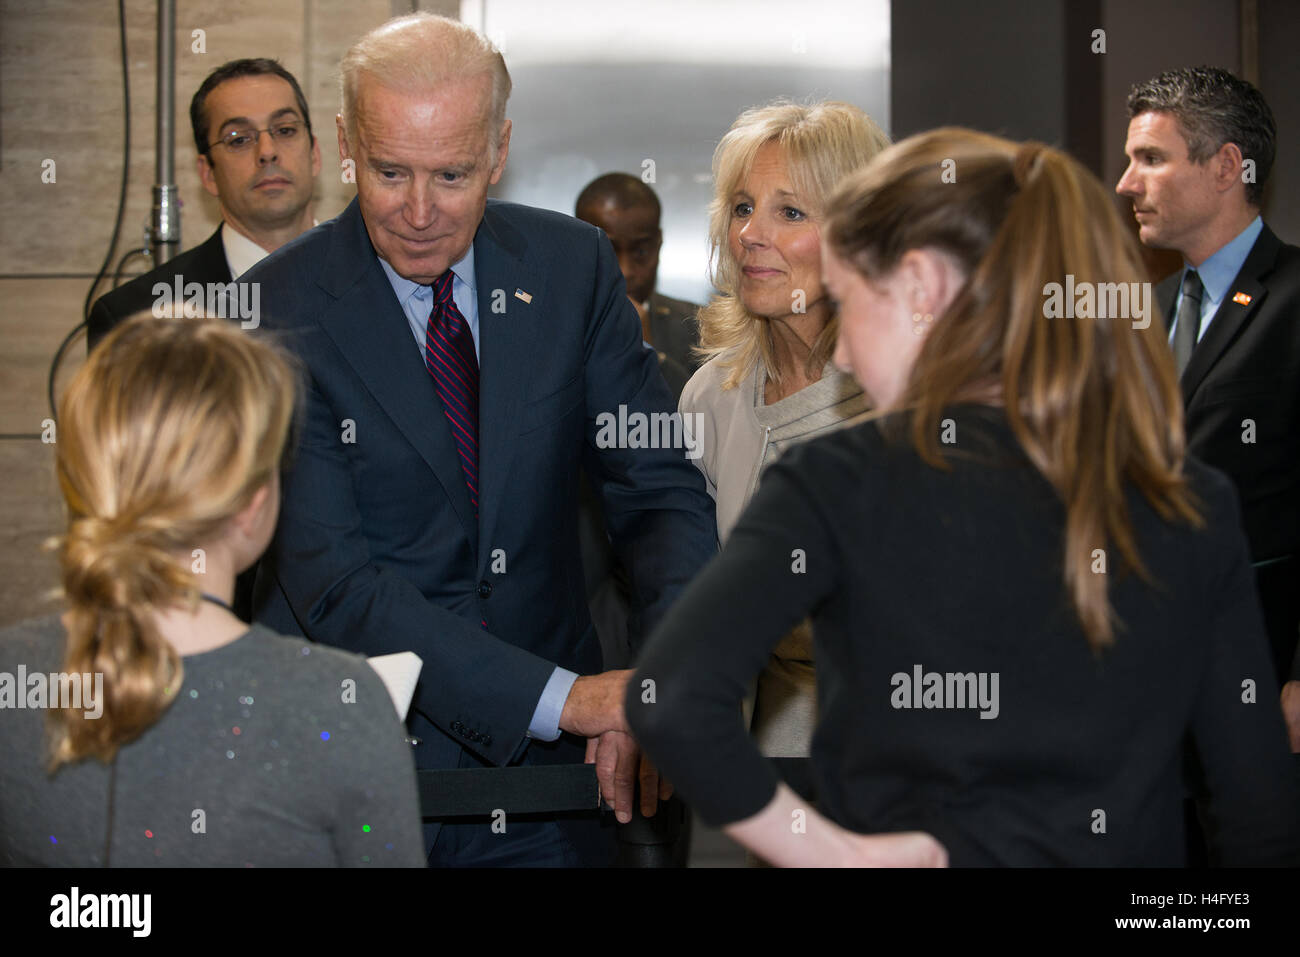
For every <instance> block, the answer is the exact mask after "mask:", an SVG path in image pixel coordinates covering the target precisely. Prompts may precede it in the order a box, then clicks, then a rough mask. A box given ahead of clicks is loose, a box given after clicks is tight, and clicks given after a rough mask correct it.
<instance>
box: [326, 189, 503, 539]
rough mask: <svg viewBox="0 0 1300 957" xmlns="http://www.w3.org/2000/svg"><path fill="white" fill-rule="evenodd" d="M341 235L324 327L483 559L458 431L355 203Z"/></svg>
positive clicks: (329, 271)
mask: <svg viewBox="0 0 1300 957" xmlns="http://www.w3.org/2000/svg"><path fill="white" fill-rule="evenodd" d="M335 236H336V238H335V239H334V240H333V241H332V243H331V246H330V250H329V253H328V262H327V263H326V265H325V269H324V271H323V272H322V273H321V276H320V278H319V280H318V282H319V284H320V285H321V287H322V288H323V289H324V290H325V291H326V292H327V293H329V294H330V295H331V296H333V297H334V298H335V302H334V304H333V306H332V307H331V308H330V309H328V310H326V312H325V313H324V315H322V316H320V319H319V321H320V324H321V327H322V328H323V329H324V330H325V332H326V334H328V335H329V337H330V338H331V339H332V340H334V342H335V344H336V345H337V346H338V348H339V351H340V352H341V353H342V354H343V356H344V358H345V359H346V360H347V362H348V364H349V365H351V366H352V369H353V370H354V371H355V372H356V374H357V375H358V376H359V377H360V378H361V380H362V381H363V382H364V383H365V385H366V388H367V389H368V390H369V391H370V393H371V395H373V396H374V398H375V401H377V402H378V403H379V405H380V406H381V407H382V408H383V410H384V412H386V413H387V414H388V417H389V418H390V419H392V420H393V423H394V424H395V425H396V426H397V428H398V429H399V430H400V431H401V433H402V434H403V435H404V436H405V437H406V439H407V441H408V442H410V443H411V445H412V446H414V447H415V449H416V451H418V452H419V453H420V457H421V458H422V459H424V461H425V463H426V464H427V465H428V466H429V468H430V469H432V470H433V473H434V475H436V476H437V478H438V481H439V483H440V484H441V485H442V487H443V490H444V492H445V493H446V495H447V500H448V501H449V502H450V503H451V505H452V508H454V509H455V511H456V514H457V515H458V516H459V518H460V521H461V524H462V525H463V526H464V528H465V535H466V537H467V538H468V539H469V541H470V544H471V546H472V547H473V548H474V550H475V552H476V553H477V550H478V522H477V521H476V520H475V517H474V507H473V505H472V504H471V503H470V499H469V490H468V489H467V488H466V487H465V473H464V472H463V471H462V470H461V465H460V457H459V455H458V453H457V451H456V445H455V443H454V442H453V441H452V437H451V428H450V426H448V424H447V417H446V415H445V414H444V413H443V411H442V406H441V404H440V402H439V399H438V393H437V390H436V389H435V388H434V385H433V379H432V377H431V376H430V375H429V372H428V370H427V369H426V368H425V366H424V362H423V361H421V358H420V352H419V349H418V348H417V347H416V344H415V341H414V338H413V337H412V335H411V328H410V326H409V325H408V323H407V321H406V315H405V314H404V313H403V312H402V309H401V306H400V305H399V304H398V302H397V297H396V295H394V293H393V287H392V286H391V285H390V284H389V282H388V277H387V276H386V275H384V271H383V269H382V268H381V267H380V265H379V259H378V257H377V256H376V255H375V250H374V247H373V246H372V245H371V243H370V237H369V236H368V235H367V234H366V227H365V223H364V221H363V220H362V219H361V212H360V208H359V207H358V205H357V202H356V200H353V201H352V203H351V204H349V206H348V208H347V209H345V210H344V211H343V213H342V214H341V215H340V216H339V220H338V226H337V228H336V230H335ZM480 471H481V469H480Z"/></svg>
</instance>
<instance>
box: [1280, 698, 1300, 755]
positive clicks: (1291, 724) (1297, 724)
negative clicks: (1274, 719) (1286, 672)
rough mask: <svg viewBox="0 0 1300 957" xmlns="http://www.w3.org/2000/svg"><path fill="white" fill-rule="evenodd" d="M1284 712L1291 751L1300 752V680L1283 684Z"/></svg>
mask: <svg viewBox="0 0 1300 957" xmlns="http://www.w3.org/2000/svg"><path fill="white" fill-rule="evenodd" d="M1282 714H1283V716H1284V717H1285V718H1286V732H1287V734H1288V735H1290V737H1291V751H1292V753H1294V754H1300V681H1288V682H1287V683H1286V684H1284V685H1283V686H1282Z"/></svg>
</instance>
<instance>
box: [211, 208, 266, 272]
mask: <svg viewBox="0 0 1300 957" xmlns="http://www.w3.org/2000/svg"><path fill="white" fill-rule="evenodd" d="M221 247H222V248H223V249H224V250H225V252H226V265H228V266H229V267H230V278H231V279H238V278H239V277H240V276H242V275H243V274H244V273H246V272H248V271H249V270H250V269H252V268H253V267H254V266H256V265H257V264H258V263H259V262H261V261H262V260H263V259H265V258H266V257H267V255H268V253H267V251H266V250H265V249H263V248H262V247H261V246H259V245H257V243H255V242H253V241H252V240H251V239H249V238H248V237H247V236H245V235H244V234H243V233H241V232H240V231H239V230H237V229H234V228H233V227H231V225H230V224H229V223H225V222H223V223H222V224H221Z"/></svg>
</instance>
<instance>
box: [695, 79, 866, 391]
mask: <svg viewBox="0 0 1300 957" xmlns="http://www.w3.org/2000/svg"><path fill="white" fill-rule="evenodd" d="M768 143H777V144H779V145H780V147H781V150H782V152H783V153H784V154H785V159H786V163H787V164H788V165H789V168H790V180H791V183H792V185H793V186H794V189H795V192H796V193H797V194H798V197H799V201H800V202H801V203H804V204H806V206H807V207H808V208H807V209H806V210H805V212H807V213H808V215H809V216H810V217H811V218H812V219H813V221H814V222H817V221H820V220H821V219H822V218H823V216H824V215H825V212H826V200H827V198H828V197H829V196H830V194H831V191H832V190H833V189H834V188H835V186H836V184H838V183H839V181H840V180H841V179H843V178H844V177H845V176H846V175H847V174H848V173H850V172H852V171H853V170H855V169H857V168H858V167H860V166H862V165H863V164H865V163H866V162H867V161H868V160H870V159H871V158H872V157H873V156H875V155H876V154H877V153H879V152H880V151H881V150H883V149H884V148H885V147H887V146H888V145H889V137H888V136H887V135H886V134H885V132H884V131H883V130H882V129H881V128H880V127H879V126H877V125H876V124H875V122H874V121H873V120H872V119H871V117H869V116H867V114H866V113H863V112H862V111H861V110H860V109H858V108H857V107H856V106H853V105H851V104H849V103H839V102H835V101H827V102H823V103H814V104H811V105H803V104H798V103H791V102H788V101H783V100H781V101H777V102H774V103H770V104H768V105H766V106H761V107H756V108H754V109H750V110H746V111H745V112H744V113H742V114H740V116H739V117H737V118H736V121H735V122H734V123H732V124H731V129H730V130H728V131H727V134H726V135H725V136H724V137H723V138H722V141H721V142H720V143H718V148H717V149H716V150H715V151H714V153H713V184H714V191H713V202H712V203H711V204H710V205H709V246H710V252H709V263H710V273H711V275H710V278H711V279H712V280H713V285H714V286H716V287H717V289H718V291H719V295H716V296H714V297H713V299H712V301H710V303H709V304H708V305H707V306H705V307H704V308H703V309H701V310H700V315H699V323H700V346H699V348H698V349H697V350H696V351H697V352H698V353H699V354H700V355H701V356H710V357H711V356H715V355H719V354H721V353H724V352H727V353H729V354H728V355H727V357H726V358H724V359H723V360H721V361H722V362H724V363H725V365H724V368H725V370H726V376H725V378H724V380H723V384H722V387H723V388H724V389H731V388H734V387H735V386H736V385H738V384H739V383H740V382H741V380H742V379H744V378H745V377H746V376H747V375H749V373H750V372H752V371H753V370H754V367H755V366H756V365H757V364H759V363H762V365H763V367H764V370H765V371H766V372H767V377H768V378H769V379H771V380H772V381H774V382H780V381H781V374H780V371H779V370H778V369H777V368H776V362H775V360H774V358H773V352H772V331H771V328H770V326H769V325H768V324H767V323H766V322H764V321H763V320H762V319H760V318H759V317H757V316H755V315H753V314H752V313H750V312H749V311H748V310H747V309H745V307H744V305H743V304H742V303H741V302H740V299H739V297H738V296H737V295H736V289H737V286H738V284H739V266H738V265H737V263H736V260H735V257H734V256H732V254H731V246H730V243H728V241H727V239H728V233H729V231H730V228H731V215H732V213H731V211H732V206H733V202H732V197H733V196H734V195H735V193H736V191H737V190H738V189H740V185H741V183H742V182H744V179H745V177H746V176H748V175H749V171H750V169H751V168H752V167H753V165H754V157H755V156H757V155H758V151H759V150H760V149H762V148H763V147H764V146H765V145H766V144H768ZM810 298H812V297H810ZM838 329H839V325H838V322H837V320H836V319H835V317H834V316H832V317H831V320H830V321H829V322H828V323H827V324H826V328H825V329H824V330H822V333H821V335H819V336H818V338H817V341H816V343H814V346H813V350H812V355H811V356H810V357H809V362H808V365H809V372H810V373H813V374H820V373H821V370H822V367H823V366H825V364H826V361H827V359H829V357H830V355H831V353H832V352H833V351H834V350H835V338H836V336H837V334H838Z"/></svg>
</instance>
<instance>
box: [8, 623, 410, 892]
mask: <svg viewBox="0 0 1300 957" xmlns="http://www.w3.org/2000/svg"><path fill="white" fill-rule="evenodd" d="M65 641H66V636H65V633H64V629H63V626H62V624H61V622H60V620H59V618H58V617H57V616H52V617H49V618H42V619H37V620H34V621H28V622H24V623H22V624H19V625H15V626H13V627H11V628H8V629H5V630H4V631H2V632H0V866H6V867H12V866H31V865H47V866H57V867H103V866H113V867H190V866H203V867H245V866H259V867H262V866H272V867H276V866H279V867H333V866H389V867H392V866H408V867H418V866H423V864H424V845H423V839H422V836H421V827H420V817H419V809H418V803H417V792H416V784H415V767H414V762H413V759H412V756H411V753H410V752H411V749H410V746H409V745H408V744H407V743H406V742H405V740H404V732H403V728H402V724H401V722H400V721H399V720H398V717H397V713H396V711H395V710H394V708H393V703H392V700H391V699H390V698H389V696H388V692H387V691H386V690H385V688H384V685H383V683H382V682H381V681H380V680H379V677H378V675H376V674H375V672H374V671H373V670H372V669H371V668H370V666H369V665H368V664H367V663H366V661H365V659H364V658H361V657H359V656H356V655H351V654H348V653H346V652H343V651H339V650H337V649H334V648H326V647H322V646H320V645H314V644H311V643H309V642H306V641H303V640H301V639H291V638H285V637H282V636H280V635H277V634H275V633H273V632H271V631H268V630H267V629H266V628H263V627H261V626H257V625H254V626H253V627H252V628H251V629H250V631H249V632H248V633H247V634H245V635H244V636H243V637H242V638H239V639H237V640H236V641H234V642H231V643H230V644H228V645H224V646H222V647H220V648H216V649H214V650H212V651H209V652H206V653H203V654H199V655H187V656H185V657H184V658H183V659H182V662H183V665H184V669H185V675H184V684H183V687H182V688H181V691H180V693H179V695H178V696H177V698H176V700H175V701H174V702H173V703H172V705H171V706H170V707H169V708H168V709H167V710H166V711H164V712H163V715H162V717H161V718H160V719H159V720H158V721H157V722H156V723H155V724H154V725H153V726H151V727H150V728H149V729H148V730H146V731H145V732H144V733H143V734H142V735H140V736H139V737H138V738H136V739H135V740H134V741H132V742H130V743H129V744H127V745H125V746H124V747H122V748H121V749H120V751H119V752H118V755H117V758H116V760H115V762H114V765H115V767H114V769H113V770H112V771H111V772H110V767H109V766H106V765H104V764H102V763H100V762H99V761H97V760H94V759H87V760H83V761H80V762H78V763H76V764H72V765H66V766H64V767H62V768H60V769H59V770H58V771H57V772H55V773H54V774H53V775H50V774H48V773H47V771H46V761H45V758H46V755H47V754H48V736H47V734H46V715H47V711H46V710H44V709H41V708H32V707H27V706H26V705H27V704H28V703H29V702H31V703H36V704H39V699H38V697H37V692H36V690H35V689H36V687H37V686H38V685H39V684H40V681H38V680H36V679H34V678H33V675H35V674H36V673H42V674H44V675H46V676H48V675H49V674H50V673H51V672H57V671H59V670H60V669H61V668H62V664H61V662H62V656H63V651H64V643H65ZM20 666H21V667H22V668H23V669H24V670H25V675H26V681H25V684H26V686H27V687H25V688H17V689H16V690H17V695H11V696H8V697H6V696H4V694H3V692H4V682H5V681H6V678H8V680H9V689H10V690H15V684H14V682H15V681H16V679H17V677H18V675H19V668H20ZM92 684H93V679H92ZM19 698H21V702H22V704H23V705H24V706H23V707H18V706H17V705H18V703H19ZM353 699H354V700H353ZM84 704H85V702H83V705H84ZM110 799H111V811H110Z"/></svg>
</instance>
